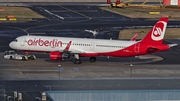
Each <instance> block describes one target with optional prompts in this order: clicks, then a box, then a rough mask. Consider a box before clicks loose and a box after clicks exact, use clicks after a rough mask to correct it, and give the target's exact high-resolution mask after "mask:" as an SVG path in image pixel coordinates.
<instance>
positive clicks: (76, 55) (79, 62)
mask: <svg viewBox="0 0 180 101" xmlns="http://www.w3.org/2000/svg"><path fill="white" fill-rule="evenodd" d="M74 57H75V58H76V59H75V60H74V63H75V64H81V63H82V61H81V59H80V58H79V54H74Z"/></svg>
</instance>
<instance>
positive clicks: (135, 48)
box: [134, 43, 140, 53]
mask: <svg viewBox="0 0 180 101" xmlns="http://www.w3.org/2000/svg"><path fill="white" fill-rule="evenodd" d="M139 49H140V43H136V44H135V47H134V51H135V53H139Z"/></svg>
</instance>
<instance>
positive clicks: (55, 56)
mask: <svg viewBox="0 0 180 101" xmlns="http://www.w3.org/2000/svg"><path fill="white" fill-rule="evenodd" d="M62 54H63V53H62V52H56V51H55V52H50V54H49V57H50V59H51V60H62V59H63V57H62Z"/></svg>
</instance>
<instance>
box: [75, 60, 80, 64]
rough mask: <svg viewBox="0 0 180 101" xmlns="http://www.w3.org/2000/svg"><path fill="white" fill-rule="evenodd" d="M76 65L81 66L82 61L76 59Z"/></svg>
mask: <svg viewBox="0 0 180 101" xmlns="http://www.w3.org/2000/svg"><path fill="white" fill-rule="evenodd" d="M74 63H75V64H81V63H82V61H81V59H76V60H75V61H74Z"/></svg>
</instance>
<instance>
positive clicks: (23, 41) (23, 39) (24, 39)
mask: <svg viewBox="0 0 180 101" xmlns="http://www.w3.org/2000/svg"><path fill="white" fill-rule="evenodd" d="M25 42H26V37H23V38H22V40H21V46H24V45H25Z"/></svg>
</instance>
